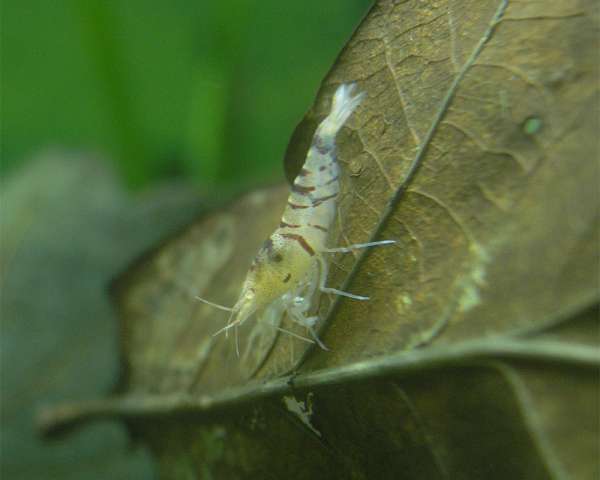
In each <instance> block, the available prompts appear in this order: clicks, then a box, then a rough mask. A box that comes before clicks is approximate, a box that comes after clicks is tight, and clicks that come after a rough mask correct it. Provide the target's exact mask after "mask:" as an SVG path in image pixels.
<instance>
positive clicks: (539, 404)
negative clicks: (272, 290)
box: [90, 0, 600, 478]
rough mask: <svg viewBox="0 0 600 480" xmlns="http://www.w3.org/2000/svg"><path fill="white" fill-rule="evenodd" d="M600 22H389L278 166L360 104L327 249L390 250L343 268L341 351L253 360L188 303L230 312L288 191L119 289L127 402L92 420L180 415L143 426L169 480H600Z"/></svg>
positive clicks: (324, 325)
mask: <svg viewBox="0 0 600 480" xmlns="http://www.w3.org/2000/svg"><path fill="white" fill-rule="evenodd" d="M598 19H599V13H598V7H597V5H596V4H595V3H594V2H593V1H591V0H590V1H579V2H576V1H566V0H564V1H554V2H536V1H531V2H523V1H519V2H517V1H498V0H495V1H491V0H484V1H472V0H464V1H460V0H448V1H425V2H423V1H416V0H415V1H391V0H381V1H379V2H376V4H375V5H374V6H373V8H372V9H371V11H370V12H369V14H368V15H367V17H366V18H365V19H364V21H363V22H362V24H361V25H360V27H359V28H358V29H357V31H356V32H355V34H354V35H353V37H352V38H351V40H350V41H349V43H348V44H347V45H346V47H345V48H344V50H343V51H342V53H341V54H340V56H339V58H338V60H337V62H336V64H335V65H334V66H333V68H332V69H331V71H330V72H329V74H328V75H327V76H326V78H325V79H324V81H323V84H322V88H321V90H320V91H319V94H318V95H317V99H316V102H315V104H314V106H313V107H312V109H311V110H310V111H309V113H308V114H307V115H306V117H305V119H304V120H303V122H302V123H301V124H300V125H299V126H298V128H297V130H296V132H295V133H294V136H293V140H292V143H290V145H289V147H288V152H287V155H286V171H287V172H294V171H297V170H298V168H299V164H298V161H299V160H298V159H301V158H303V157H304V155H305V152H306V141H305V140H306V139H307V138H310V136H311V135H312V132H313V130H314V128H315V125H316V124H317V123H318V120H319V119H320V118H321V117H322V116H323V115H324V114H325V113H326V112H327V110H328V108H329V104H330V99H331V95H332V93H333V92H334V90H335V89H336V88H337V86H339V85H340V84H341V83H345V82H356V83H357V84H358V87H359V89H360V90H362V91H365V92H366V98H365V100H364V101H363V103H362V105H361V106H360V107H359V110H358V111H357V113H356V114H355V115H354V116H353V117H352V118H351V119H350V121H349V122H348V125H347V127H346V128H345V129H344V130H343V131H342V132H341V134H340V136H339V137H338V147H339V160H340V162H341V164H342V170H343V178H342V195H341V200H340V203H339V215H338V223H337V231H336V232H335V234H334V235H333V236H332V238H331V242H332V244H333V245H332V246H343V245H345V244H350V243H359V242H365V241H369V240H377V239H395V240H396V241H397V243H396V244H395V245H394V246H392V247H381V248H377V249H373V250H370V251H366V252H362V253H357V254H337V255H335V256H334V257H333V258H332V261H331V264H332V267H331V274H330V278H329V281H328V283H329V284H330V285H331V286H334V287H336V288H342V289H344V290H346V291H351V292H353V293H357V294H361V295H369V296H370V297H371V299H370V301H368V302H356V301H352V300H349V299H347V298H341V297H338V298H333V297H331V298H329V297H325V296H324V297H322V298H321V299H320V302H319V306H318V311H319V315H320V318H321V322H320V334H321V337H322V339H323V341H324V342H325V344H326V345H327V346H328V347H329V348H330V349H331V350H330V351H322V350H319V349H317V348H313V347H311V346H309V347H307V346H306V344H305V343H303V342H301V341H298V340H294V339H292V338H290V337H288V336H285V335H283V336H282V334H279V335H276V334H275V333H274V331H273V330H269V329H268V328H267V329H265V328H264V327H261V326H260V325H261V324H260V322H252V323H251V324H250V325H248V326H245V327H244V328H242V329H241V332H240V344H241V345H242V352H243V353H242V358H241V360H238V359H237V358H236V356H235V348H234V346H233V342H234V340H233V338H231V336H230V338H225V336H224V335H221V336H218V337H214V336H212V333H213V332H215V331H216V330H218V329H219V328H220V327H221V326H223V325H224V323H225V321H226V319H227V316H226V313H224V312H219V311H216V310H214V309H211V307H209V306H207V305H204V304H199V303H197V302H194V300H193V295H194V294H200V295H202V296H204V297H207V298H209V299H211V300H213V301H215V302H219V303H224V304H227V305H231V304H233V302H234V301H235V299H236V296H237V295H238V293H239V289H240V286H241V282H242V280H243V278H244V276H245V273H246V270H247V268H248V265H249V262H250V260H251V258H252V256H253V255H254V253H255V252H256V250H257V249H258V247H259V246H260V244H261V242H262V240H263V239H264V238H266V236H267V235H268V234H270V233H271V231H272V230H273V229H274V228H275V226H276V225H277V222H278V220H279V216H280V214H281V211H282V210H283V206H284V203H285V198H286V196H287V188H285V187H281V188H274V189H268V190H264V191H258V192H255V193H252V194H250V195H249V196H247V197H245V198H243V199H241V200H239V201H238V202H236V203H234V204H233V205H232V206H231V207H229V208H227V209H224V210H223V211H220V212H216V213H214V214H213V215H211V216H209V217H207V218H205V219H202V220H201V221H199V222H198V223H196V224H194V225H192V226H191V227H190V228H189V229H188V230H186V231H185V232H184V233H183V234H181V235H180V236H178V237H177V238H174V239H173V240H171V241H170V242H168V243H167V244H166V245H165V246H163V247H161V248H160V249H158V250H157V251H156V252H154V253H153V254H152V255H150V256H149V257H147V258H145V259H144V260H143V261H141V262H140V263H139V264H138V265H137V266H136V267H134V268H132V269H131V270H130V271H129V272H128V273H127V274H126V275H125V276H124V277H122V278H121V280H120V281H119V282H118V284H117V285H116V292H117V295H116V298H117V301H118V305H119V309H120V313H121V317H122V337H121V341H122V355H123V365H124V376H123V379H122V388H121V390H122V393H123V394H125V395H126V396H125V397H123V398H124V400H123V401H124V402H125V403H124V404H121V403H119V401H116V404H111V406H109V407H106V409H104V410H103V408H98V409H97V410H94V411H95V412H104V413H102V414H106V413H107V412H108V413H109V414H114V413H116V414H122V415H124V416H126V417H128V418H129V417H131V416H132V415H133V414H132V413H131V412H132V411H136V408H135V407H131V405H132V404H133V405H136V403H135V401H134V400H135V399H136V398H140V400H139V403H138V404H137V405H138V407H137V408H138V414H139V415H141V416H143V415H144V414H150V413H152V412H155V413H158V414H159V415H164V414H172V413H177V412H179V413H180V414H181V415H182V416H180V417H176V419H174V418H171V417H167V418H166V419H163V420H162V421H161V422H159V423H157V424H156V425H153V426H151V425H149V424H148V423H146V424H144V423H143V421H139V420H138V421H136V422H134V423H132V428H134V430H136V431H137V432H138V433H139V434H140V435H141V436H142V437H144V438H145V441H147V442H148V443H149V444H150V445H151V447H152V449H153V451H154V452H155V454H156V455H157V456H158V457H159V460H160V464H161V468H163V471H162V474H163V475H164V477H165V478H178V477H177V475H178V473H175V472H179V475H181V472H183V471H186V472H187V471H188V470H189V471H194V469H196V468H200V466H203V467H202V468H207V469H209V471H210V472H213V475H216V477H217V478H225V477H227V478H255V477H260V478H282V476H291V477H292V478H315V477H314V476H315V475H320V476H321V477H322V478H323V477H325V476H337V477H339V478H349V477H350V476H352V478H396V475H397V473H398V472H403V474H404V476H405V478H484V477H485V478H488V477H489V478H567V477H569V478H593V477H594V476H597V475H598V474H600V466H599V465H598V459H597V458H596V457H595V454H594V452H595V451H596V450H597V448H598V440H597V438H598V428H597V426H598V409H597V405H598V388H597V387H598V376H597V374H598V365H599V363H600V361H599V358H598V350H597V348H598V343H599V338H598V311H597V308H595V307H594V305H595V304H597V302H598V297H599V289H598V261H599V259H598V227H599V212H598V186H597V179H598V153H599V152H598V141H597V132H598V127H599V125H598V69H597V58H596V52H597V49H598V23H599V22H598ZM289 176H290V175H289ZM291 176H293V175H291ZM275 207H277V208H275ZM283 325H284V326H285V327H286V328H290V329H293V328H294V327H293V326H292V325H290V324H289V323H288V322H287V320H285V319H284V320H283ZM297 333H303V332H301V331H300V330H298V331H297ZM251 337H252V338H253V340H254V342H253V343H251V345H252V348H251V349H250V350H248V351H244V349H245V348H247V346H248V344H249V339H250V338H251ZM292 371H293V372H294V375H297V376H290V377H283V380H281V379H279V380H278V379H277V378H278V377H279V376H280V375H282V374H287V373H290V372H292ZM251 377H255V378H257V379H258V380H256V379H255V380H251V381H250V383H248V379H249V378H251ZM230 388H233V390H229V389H230ZM236 388H237V390H236ZM227 392H232V393H227ZM161 395H164V401H165V402H166V403H161V400H160V399H161ZM144 396H146V397H144ZM144 398H146V400H147V403H144V402H145V400H143V399H144ZM128 399H130V400H128ZM167 399H168V402H167ZM127 402H129V403H127ZM132 402H133V403H132ZM161 405H162V407H161ZM153 406H154V407H156V408H154V407H153ZM223 411H227V414H224V413H223ZM111 412H112V413H111ZM128 412H129V413H128ZM193 413H195V414H196V415H198V417H197V418H198V419H199V420H202V421H199V422H198V423H193V422H190V418H192V417H191V415H192V414H193ZM90 415H92V416H94V415H95V414H94V413H91V414H90ZM136 418H137V417H136ZM198 436H200V438H201V439H202V440H201V441H200V444H197V442H196V444H194V445H195V446H192V444H193V443H194V439H195V438H199V437H198ZM176 465H177V467H176ZM177 469H180V470H177ZM290 472H291V473H290ZM179 478H181V477H179ZM207 478H208V477H207Z"/></svg>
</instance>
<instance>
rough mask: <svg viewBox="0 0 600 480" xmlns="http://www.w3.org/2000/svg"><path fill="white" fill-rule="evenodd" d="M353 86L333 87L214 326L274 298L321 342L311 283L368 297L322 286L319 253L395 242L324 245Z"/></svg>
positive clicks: (356, 99) (232, 322) (353, 103)
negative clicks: (282, 203)
mask: <svg viewBox="0 0 600 480" xmlns="http://www.w3.org/2000/svg"><path fill="white" fill-rule="evenodd" d="M354 90H355V85H348V84H344V85H341V86H340V87H339V88H338V89H337V91H336V92H335V94H334V97H333V102H332V106H331V112H330V113H329V115H328V116H327V117H326V118H325V120H323V122H322V123H321V124H320V125H319V127H318V128H317V131H316V132H315V136H314V138H313V142H312V145H311V147H310V150H309V152H308V155H307V158H306V161H305V163H304V165H303V167H302V169H301V171H300V173H299V174H298V177H296V179H295V181H294V184H293V186H292V191H291V193H290V196H289V198H288V202H287V205H286V207H285V210H284V212H283V216H282V218H281V223H280V224H279V227H278V228H277V229H276V230H275V232H273V234H272V235H271V236H270V237H269V238H268V239H267V240H266V241H265V243H264V245H263V246H262V248H261V249H260V250H259V252H258V254H257V255H256V257H255V258H254V261H253V262H252V265H251V267H250V270H249V271H248V275H247V276H246V280H245V281H244V284H243V286H242V292H241V295H240V297H239V299H238V301H237V302H236V304H235V305H234V307H233V308H231V309H229V308H227V307H220V308H223V309H226V310H229V311H231V316H230V318H229V322H228V324H227V326H226V327H225V328H223V329H221V330H220V331H219V332H221V331H223V330H228V329H229V328H232V327H235V326H238V325H241V324H242V323H243V322H244V321H245V320H246V319H248V318H249V317H250V316H251V315H252V314H254V313H255V312H257V311H260V310H262V309H265V308H267V307H269V306H270V305H271V304H273V302H278V304H282V305H283V309H284V310H285V311H286V312H287V314H288V316H289V317H290V318H291V319H292V320H293V321H295V322H297V323H299V324H300V325H302V326H304V327H306V328H308V329H309V331H310V332H311V334H312V336H313V338H314V341H316V342H317V343H318V344H319V345H320V346H321V347H323V348H325V346H324V345H323V344H322V343H321V342H320V340H319V339H318V338H317V336H316V333H315V331H314V325H315V323H316V320H317V317H310V316H308V311H309V310H310V306H311V299H312V297H313V296H314V293H315V291H316V289H317V288H319V289H320V290H321V291H323V292H328V293H335V294H338V295H344V296H347V297H350V298H354V299H357V300H367V299H368V297H361V296H358V295H353V294H350V293H346V292H341V291H339V290H336V289H332V288H327V287H325V282H326V279H327V262H326V260H325V258H324V254H327V253H331V252H347V251H350V250H352V249H354V248H365V247H369V246H375V245H383V244H389V243H394V241H390V240H386V241H383V242H371V243H365V244H359V245H351V246H349V247H344V248H338V249H329V248H327V246H326V242H327V238H328V234H329V229H330V228H331V226H332V224H333V222H334V220H335V216H336V212H337V197H338V195H339V192H340V182H339V174H340V167H339V165H338V162H337V159H336V146H335V137H336V135H337V133H338V132H339V130H340V129H341V128H342V126H343V125H344V123H345V122H346V120H347V119H348V118H349V117H350V115H352V113H353V112H354V110H355V109H356V108H357V107H358V105H359V104H360V102H361V101H362V99H363V97H364V93H359V94H357V95H354V96H353V95H352V94H353V92H354ZM197 298H198V299H199V300H202V301H205V302H206V303H211V302H208V301H206V300H204V299H202V298H199V297H197ZM212 305H214V304H212ZM219 332H217V333H219ZM287 333H291V332H287Z"/></svg>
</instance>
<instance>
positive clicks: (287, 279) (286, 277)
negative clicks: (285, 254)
mask: <svg viewBox="0 0 600 480" xmlns="http://www.w3.org/2000/svg"><path fill="white" fill-rule="evenodd" d="M290 278H292V274H291V273H288V274H287V275H286V276H285V278H284V279H283V283H287V282H289V281H290Z"/></svg>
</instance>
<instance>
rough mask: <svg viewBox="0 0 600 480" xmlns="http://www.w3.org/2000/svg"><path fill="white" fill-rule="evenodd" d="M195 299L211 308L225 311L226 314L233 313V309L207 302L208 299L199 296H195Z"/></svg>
mask: <svg viewBox="0 0 600 480" xmlns="http://www.w3.org/2000/svg"><path fill="white" fill-rule="evenodd" d="M194 298H195V299H196V300H200V301H201V302H202V303H206V304H207V305H210V306H211V307H215V308H218V309H219V310H225V311H226V312H233V308H231V307H226V306H225V305H221V304H219V303H214V302H211V301H210V300H207V299H206V298H202V297H199V296H198V295H196V296H194Z"/></svg>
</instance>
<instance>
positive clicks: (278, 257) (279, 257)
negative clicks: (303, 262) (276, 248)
mask: <svg viewBox="0 0 600 480" xmlns="http://www.w3.org/2000/svg"><path fill="white" fill-rule="evenodd" d="M282 260H283V256H282V255H281V253H276V254H275V255H273V261H274V262H277V263H279V262H281V261H282Z"/></svg>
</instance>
